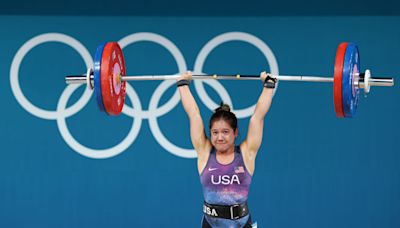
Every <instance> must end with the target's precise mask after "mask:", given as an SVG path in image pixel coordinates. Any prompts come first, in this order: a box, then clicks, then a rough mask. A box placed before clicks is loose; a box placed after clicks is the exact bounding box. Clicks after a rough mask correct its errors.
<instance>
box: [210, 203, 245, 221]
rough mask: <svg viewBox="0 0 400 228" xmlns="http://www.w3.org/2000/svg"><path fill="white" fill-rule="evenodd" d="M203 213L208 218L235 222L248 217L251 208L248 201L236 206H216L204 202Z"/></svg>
mask: <svg viewBox="0 0 400 228" xmlns="http://www.w3.org/2000/svg"><path fill="white" fill-rule="evenodd" d="M203 212H204V214H206V215H208V216H212V217H216V218H224V219H232V220H235V219H240V218H242V217H244V216H246V215H248V214H249V208H248V207H247V201H246V202H244V203H241V204H234V205H215V204H208V203H207V202H204V205H203Z"/></svg>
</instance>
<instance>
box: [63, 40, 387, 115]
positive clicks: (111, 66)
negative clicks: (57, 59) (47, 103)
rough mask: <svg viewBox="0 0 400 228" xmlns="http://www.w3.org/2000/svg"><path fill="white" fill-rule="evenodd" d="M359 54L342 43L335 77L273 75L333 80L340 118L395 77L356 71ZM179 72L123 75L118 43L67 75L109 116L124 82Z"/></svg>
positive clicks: (122, 97) (166, 77) (221, 77)
mask: <svg viewBox="0 0 400 228" xmlns="http://www.w3.org/2000/svg"><path fill="white" fill-rule="evenodd" d="M359 69H360V56H359V52H358V47H357V45H355V44H354V43H346V42H344V43H341V44H340V45H339V47H338V49H337V52H336V59H335V67H334V76H333V77H323V76H308V75H274V74H270V73H267V75H269V76H271V77H275V78H277V79H278V80H279V81H301V82H330V83H332V82H333V92H334V107H335V112H336V116H337V117H339V118H343V117H353V116H354V115H355V111H356V109H357V105H358V98H359V90H360V89H363V90H364V93H365V94H367V93H369V92H370V88H371V86H393V85H394V79H393V78H388V77H375V78H373V77H371V71H370V70H366V71H365V72H364V73H360V72H359ZM179 77H180V75H177V74H175V75H134V76H128V75H126V68H125V60H124V56H123V53H122V50H121V48H120V46H119V45H118V43H116V42H108V43H102V44H100V45H99V46H98V47H97V50H96V55H95V61H94V68H93V69H92V68H90V69H88V70H87V72H86V74H84V75H68V76H66V77H65V81H66V83H67V84H87V86H88V87H89V88H90V89H94V91H95V94H96V100H97V104H98V106H99V109H100V110H101V111H105V112H106V113H107V114H109V115H118V114H120V113H121V112H122V107H123V104H124V102H125V87H126V82H127V81H138V80H139V81H148V80H150V81H154V80H176V79H177V78H179ZM192 77H193V79H217V80H260V75H241V74H237V75H216V74H212V75H211V74H208V75H207V74H195V75H193V76H192Z"/></svg>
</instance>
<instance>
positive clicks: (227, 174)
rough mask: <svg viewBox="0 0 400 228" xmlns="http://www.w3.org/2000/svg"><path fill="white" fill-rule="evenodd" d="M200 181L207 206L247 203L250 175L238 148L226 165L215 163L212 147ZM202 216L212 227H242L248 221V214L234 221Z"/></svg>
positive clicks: (214, 153)
mask: <svg viewBox="0 0 400 228" xmlns="http://www.w3.org/2000/svg"><path fill="white" fill-rule="evenodd" d="M200 179H201V184H202V186H203V194H204V200H205V202H206V203H208V204H215V205H235V204H241V203H244V202H246V201H247V197H248V193H249V186H250V183H251V175H250V173H249V172H248V171H247V169H246V166H245V164H244V161H243V157H242V153H241V151H240V147H239V146H235V152H234V159H233V161H232V162H231V163H230V164H227V165H223V164H220V163H219V162H218V161H217V156H216V151H215V148H214V147H213V148H212V149H211V151H210V155H209V158H208V161H207V164H206V166H205V167H204V170H203V171H202V173H201V174H200ZM204 216H205V219H206V220H207V221H208V223H209V224H210V225H211V226H212V227H243V226H244V225H245V224H246V222H247V220H248V219H249V214H248V215H246V216H244V217H242V218H239V219H234V220H232V219H225V218H218V217H215V216H210V215H207V214H205V215H204Z"/></svg>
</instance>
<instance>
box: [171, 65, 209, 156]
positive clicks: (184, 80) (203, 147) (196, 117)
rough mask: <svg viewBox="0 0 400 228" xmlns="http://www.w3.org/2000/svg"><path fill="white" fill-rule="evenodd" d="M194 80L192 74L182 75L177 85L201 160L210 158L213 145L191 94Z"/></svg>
mask: <svg viewBox="0 0 400 228" xmlns="http://www.w3.org/2000/svg"><path fill="white" fill-rule="evenodd" d="M191 79H192V73H191V72H187V73H184V74H182V76H181V77H180V78H178V79H177V85H178V88H179V93H180V95H181V101H182V105H183V108H184V109H185V112H186V114H187V116H188V117H189V122H190V138H191V140H192V144H193V146H194V148H195V150H196V152H197V157H198V159H199V160H202V159H203V158H205V156H206V157H207V158H208V156H207V155H208V152H209V150H210V149H211V143H210V141H209V140H208V139H207V136H206V133H205V130H204V124H203V120H202V118H201V115H200V110H199V107H198V106H197V103H196V101H195V100H194V98H193V95H192V93H191V92H190V89H189V86H188V84H189V83H190V81H191Z"/></svg>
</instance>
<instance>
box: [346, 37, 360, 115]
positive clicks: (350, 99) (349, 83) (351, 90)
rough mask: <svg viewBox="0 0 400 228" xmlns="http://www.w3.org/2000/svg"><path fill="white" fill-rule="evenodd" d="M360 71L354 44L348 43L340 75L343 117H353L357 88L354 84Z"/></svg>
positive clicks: (358, 57)
mask: <svg viewBox="0 0 400 228" xmlns="http://www.w3.org/2000/svg"><path fill="white" fill-rule="evenodd" d="M359 71H360V55H359V52H358V47H357V45H356V44H354V43H349V44H348V45H347V48H346V54H345V56H344V63H343V74H342V105H343V113H344V116H345V117H353V116H354V115H355V114H356V110H357V106H358V96H359V88H358V85H356V84H355V83H354V81H355V80H358V74H359Z"/></svg>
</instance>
